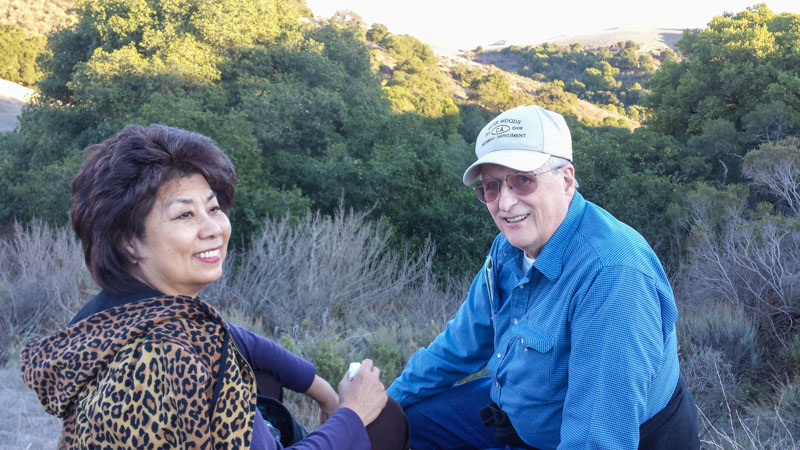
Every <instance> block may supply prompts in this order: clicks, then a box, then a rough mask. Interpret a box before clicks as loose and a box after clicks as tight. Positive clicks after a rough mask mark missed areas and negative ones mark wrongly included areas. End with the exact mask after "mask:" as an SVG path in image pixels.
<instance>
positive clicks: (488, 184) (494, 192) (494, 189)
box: [481, 178, 503, 203]
mask: <svg viewBox="0 0 800 450" xmlns="http://www.w3.org/2000/svg"><path fill="white" fill-rule="evenodd" d="M502 183H503V182H502V181H501V180H495V179H491V178H490V179H486V180H481V185H482V186H483V198H484V200H485V203H492V202H493V201H495V200H497V196H498V195H500V185H501V184H502Z"/></svg>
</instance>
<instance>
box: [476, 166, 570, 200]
mask: <svg viewBox="0 0 800 450" xmlns="http://www.w3.org/2000/svg"><path fill="white" fill-rule="evenodd" d="M553 170H556V169H553V168H549V169H547V170H543V171H541V172H514V173H510V174H508V175H506V176H505V177H504V178H484V179H482V180H481V181H480V183H481V184H479V185H477V186H475V187H474V188H473V189H474V190H475V195H476V196H477V197H478V200H480V201H481V203H492V202H495V201H497V199H498V198H499V197H500V189H501V188H502V187H503V181H505V183H506V184H507V185H508V187H509V188H511V189H512V190H514V191H515V192H516V193H517V194H519V195H528V194H532V193H533V192H534V191H535V190H536V187H537V186H538V185H537V183H536V177H537V176H538V175H542V174H545V173H547V172H552V171H553Z"/></svg>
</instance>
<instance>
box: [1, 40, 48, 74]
mask: <svg viewBox="0 0 800 450" xmlns="http://www.w3.org/2000/svg"><path fill="white" fill-rule="evenodd" d="M44 47H45V39H44V37H42V36H33V37H28V36H26V35H25V33H24V32H23V30H22V28H20V27H19V26H17V25H2V26H0V78H2V79H4V80H8V81H13V82H14V83H19V84H22V85H24V86H32V85H33V84H34V83H35V82H36V81H38V80H39V78H40V77H41V75H42V74H41V72H40V71H39V70H38V68H37V67H36V57H37V56H38V55H39V53H41V52H42V51H43V50H44Z"/></svg>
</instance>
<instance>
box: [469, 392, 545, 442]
mask: <svg viewBox="0 0 800 450" xmlns="http://www.w3.org/2000/svg"><path fill="white" fill-rule="evenodd" d="M478 414H480V416H481V420H482V421H483V425H484V426H487V427H491V428H492V429H493V430H494V438H495V439H496V440H497V442H499V443H501V444H505V445H510V446H511V447H517V448H525V449H530V450H536V448H535V447H531V446H530V445H528V444H526V443H525V442H524V441H523V440H522V438H520V437H519V435H518V434H517V430H515V429H514V426H513V425H511V420H509V418H508V414H506V413H505V412H504V411H503V410H502V409H500V407H499V406H497V403H495V402H491V403H489V406H486V407H484V408H482V409H481V410H480V411H478Z"/></svg>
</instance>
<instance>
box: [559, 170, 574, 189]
mask: <svg viewBox="0 0 800 450" xmlns="http://www.w3.org/2000/svg"><path fill="white" fill-rule="evenodd" d="M561 176H563V177H564V193H565V194H567V195H569V196H572V195H573V194H574V193H575V167H574V166H573V165H572V164H567V165H566V166H564V167H562V168H561Z"/></svg>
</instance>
